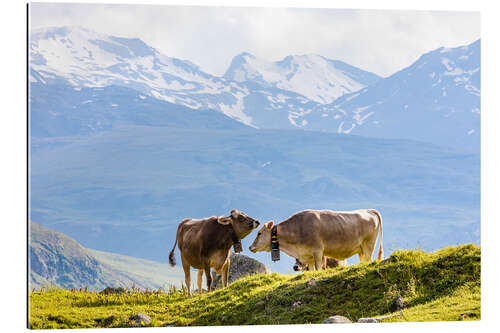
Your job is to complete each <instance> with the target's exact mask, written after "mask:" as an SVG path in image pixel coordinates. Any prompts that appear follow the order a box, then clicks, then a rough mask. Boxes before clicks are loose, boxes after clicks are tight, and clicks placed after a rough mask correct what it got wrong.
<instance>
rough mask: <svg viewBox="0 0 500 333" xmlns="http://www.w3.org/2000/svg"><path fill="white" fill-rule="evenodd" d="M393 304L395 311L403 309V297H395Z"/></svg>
mask: <svg viewBox="0 0 500 333" xmlns="http://www.w3.org/2000/svg"><path fill="white" fill-rule="evenodd" d="M394 302H395V307H396V310H397V311H399V310H403V309H404V307H405V303H404V302H403V297H402V296H401V295H397V296H396V299H395V301H394Z"/></svg>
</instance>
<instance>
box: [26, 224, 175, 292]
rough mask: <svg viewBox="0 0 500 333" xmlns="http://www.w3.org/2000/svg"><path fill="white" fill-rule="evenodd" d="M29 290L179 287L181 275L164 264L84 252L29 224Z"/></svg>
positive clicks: (60, 236) (66, 239)
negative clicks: (174, 285)
mask: <svg viewBox="0 0 500 333" xmlns="http://www.w3.org/2000/svg"><path fill="white" fill-rule="evenodd" d="M28 247H29V255H28V258H29V277H28V281H29V287H30V289H31V288H40V287H47V286H54V285H55V286H59V287H63V288H88V289H90V290H100V289H104V288H105V287H107V286H114V287H126V288H130V287H132V286H134V285H135V286H137V287H140V288H159V287H165V286H167V285H168V284H169V283H170V284H177V285H180V281H181V280H182V278H183V273H181V270H180V269H178V268H177V269H173V268H170V267H169V266H168V265H167V264H160V263H155V262H152V261H148V260H142V259H136V258H132V257H127V256H122V255H116V254H112V253H106V252H102V251H95V250H90V249H86V248H84V247H83V246H81V245H80V244H79V243H78V242H76V241H75V240H74V239H72V238H70V237H68V236H66V235H64V234H62V233H59V232H54V231H51V230H49V229H47V228H44V227H42V226H41V225H39V224H38V223H35V222H30V223H29V242H28Z"/></svg>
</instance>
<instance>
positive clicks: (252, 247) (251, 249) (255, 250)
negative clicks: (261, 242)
mask: <svg viewBox="0 0 500 333" xmlns="http://www.w3.org/2000/svg"><path fill="white" fill-rule="evenodd" d="M248 249H249V250H250V251H252V252H253V253H255V252H257V249H256V248H255V247H254V246H250V247H249V248H248Z"/></svg>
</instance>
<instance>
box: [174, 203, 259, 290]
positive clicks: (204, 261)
mask: <svg viewBox="0 0 500 333" xmlns="http://www.w3.org/2000/svg"><path fill="white" fill-rule="evenodd" d="M259 224H260V223H259V222H258V221H257V220H255V219H253V218H251V217H249V216H247V215H246V214H245V213H243V212H239V211H237V210H236V209H233V210H232V211H231V215H230V216H229V217H223V216H220V217H217V216H212V217H208V218H204V219H184V220H183V221H182V222H181V223H180V224H179V226H178V227H177V235H176V238H175V243H174V248H173V249H172V251H171V252H170V255H169V261H170V265H171V266H175V258H174V251H175V245H176V244H177V243H179V250H180V251H181V259H182V268H183V269H184V275H185V278H186V286H187V289H188V293H189V294H191V271H190V269H191V266H192V267H194V268H196V269H198V281H197V282H198V291H199V292H200V293H201V291H202V289H201V284H202V279H203V272H205V276H206V280H207V289H208V291H211V290H212V276H211V274H210V268H213V269H214V270H215V271H216V272H217V273H218V274H222V284H223V286H224V287H226V286H227V280H228V269H229V255H230V254H231V246H232V245H233V243H234V242H235V241H239V240H241V239H243V238H245V237H246V236H247V235H248V234H250V233H251V232H252V230H254V229H255V228H257V227H258V226H259Z"/></svg>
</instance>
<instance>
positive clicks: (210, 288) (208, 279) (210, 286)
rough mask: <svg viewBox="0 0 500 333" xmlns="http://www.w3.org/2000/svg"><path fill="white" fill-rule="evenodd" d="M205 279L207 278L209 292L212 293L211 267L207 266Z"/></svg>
mask: <svg viewBox="0 0 500 333" xmlns="http://www.w3.org/2000/svg"><path fill="white" fill-rule="evenodd" d="M205 277H206V278H207V290H208V291H209V292H210V291H212V275H211V274H210V265H208V264H205Z"/></svg>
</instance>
